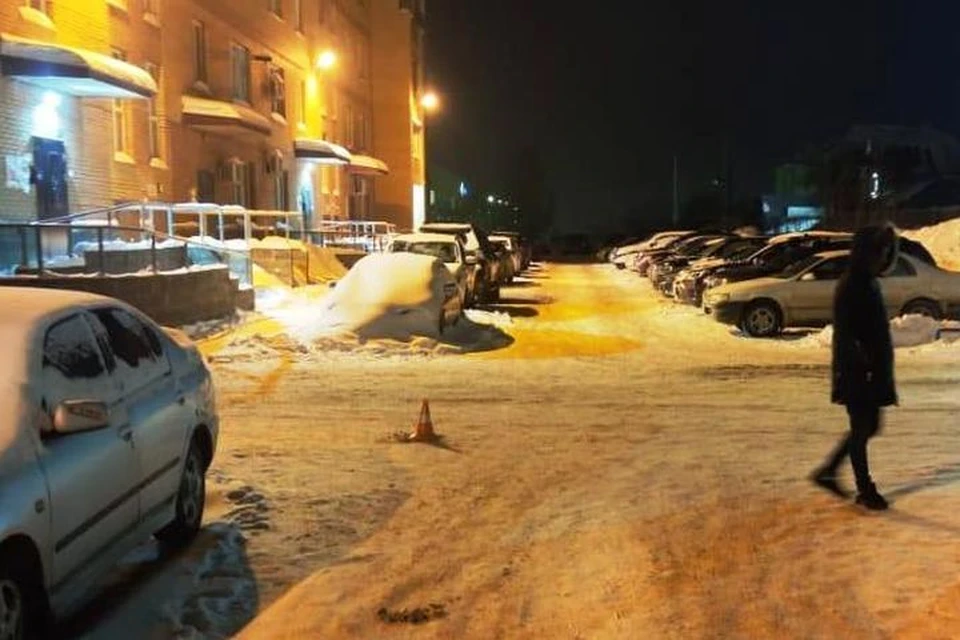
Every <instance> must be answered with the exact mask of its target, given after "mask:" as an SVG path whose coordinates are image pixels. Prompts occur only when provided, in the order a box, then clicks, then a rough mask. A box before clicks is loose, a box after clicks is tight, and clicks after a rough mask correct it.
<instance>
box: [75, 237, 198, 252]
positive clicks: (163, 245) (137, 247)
mask: <svg viewBox="0 0 960 640" xmlns="http://www.w3.org/2000/svg"><path fill="white" fill-rule="evenodd" d="M183 245H184V243H183V242H182V241H180V240H173V239H172V238H168V239H167V240H162V241H158V242H157V245H156V246H157V249H175V248H177V247H182V246H183ZM152 246H153V241H152V240H149V239H148V240H138V241H136V242H127V241H126V240H118V239H114V240H104V241H103V250H104V251H146V250H148V249H150V248H151V247H152ZM99 249H100V245H99V244H98V243H97V242H77V243H76V244H74V245H73V250H74V252H75V253H77V254H82V253H83V252H85V251H94V252H95V251H98V250H99Z"/></svg>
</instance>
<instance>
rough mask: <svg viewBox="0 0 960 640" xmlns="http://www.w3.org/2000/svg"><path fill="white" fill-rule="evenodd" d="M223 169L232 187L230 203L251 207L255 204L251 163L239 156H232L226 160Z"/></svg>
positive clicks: (228, 183)
mask: <svg viewBox="0 0 960 640" xmlns="http://www.w3.org/2000/svg"><path fill="white" fill-rule="evenodd" d="M223 171H224V176H223V177H224V178H225V181H226V182H227V186H228V188H229V189H230V195H229V198H230V204H237V205H240V206H241V207H250V206H251V205H252V204H253V202H252V201H253V187H252V181H251V179H250V178H251V173H252V171H251V169H250V163H248V162H244V161H243V160H240V159H239V158H230V159H229V160H227V161H226V163H225V165H224V167H223Z"/></svg>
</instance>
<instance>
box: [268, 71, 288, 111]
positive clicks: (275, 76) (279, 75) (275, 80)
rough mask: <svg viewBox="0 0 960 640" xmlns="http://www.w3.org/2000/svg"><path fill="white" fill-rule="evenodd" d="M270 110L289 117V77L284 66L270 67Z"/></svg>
mask: <svg viewBox="0 0 960 640" xmlns="http://www.w3.org/2000/svg"><path fill="white" fill-rule="evenodd" d="M269 73H270V110H271V111H272V112H273V113H275V114H277V115H279V116H283V117H284V118H286V117H287V79H286V74H285V73H284V71H283V67H278V66H271V67H270V71H269Z"/></svg>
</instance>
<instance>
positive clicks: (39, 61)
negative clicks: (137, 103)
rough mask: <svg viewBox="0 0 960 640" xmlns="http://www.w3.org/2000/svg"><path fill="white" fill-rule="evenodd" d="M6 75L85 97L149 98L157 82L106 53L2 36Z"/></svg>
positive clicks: (0, 58) (1, 65) (0, 61)
mask: <svg viewBox="0 0 960 640" xmlns="http://www.w3.org/2000/svg"><path fill="white" fill-rule="evenodd" d="M0 71H2V73H3V75H5V76H10V77H11V78H17V79H18V80H23V81H24V82H30V83H32V84H36V85H39V86H41V87H44V88H46V89H51V90H53V91H59V92H62V93H68V94H71V95H75V96H79V97H84V98H150V97H153V96H154V95H156V93H157V83H156V82H155V81H154V79H153V77H151V75H150V74H149V73H147V72H146V71H145V70H144V69H141V68H140V67H137V66H135V65H132V64H130V63H129V62H124V61H123V60H118V59H116V58H113V57H111V56H109V55H106V54H103V53H97V52H95V51H88V50H86V49H80V48H78V47H68V46H65V45H62V44H57V43H54V42H41V41H39V40H28V39H26V38H20V37H17V36H12V35H10V34H7V33H4V34H0Z"/></svg>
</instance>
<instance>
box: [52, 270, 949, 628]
mask: <svg viewBox="0 0 960 640" xmlns="http://www.w3.org/2000/svg"><path fill="white" fill-rule="evenodd" d="M519 284H520V286H517V287H514V288H510V289H505V290H504V296H505V300H504V301H503V303H502V304H500V305H497V306H496V307H493V308H490V309H487V310H485V311H484V312H483V313H479V314H477V315H475V317H474V318H473V320H474V322H472V323H470V324H466V325H465V327H466V328H465V329H463V334H462V335H457V336H452V337H449V338H445V340H446V343H443V342H442V341H441V342H437V343H424V342H421V343H419V344H418V345H410V344H406V343H397V342H383V343H378V342H377V341H367V342H365V343H362V344H361V343H359V342H352V343H351V341H350V340H349V339H345V340H340V341H337V342H335V343H329V342H328V343H322V344H321V345H319V346H317V345H305V344H303V343H302V342H301V341H298V340H296V339H295V337H292V336H290V335H289V333H288V332H287V331H286V330H287V329H288V327H287V326H286V325H285V324H284V323H283V321H282V318H283V317H284V314H283V312H282V309H284V308H289V305H291V304H295V303H296V300H293V301H291V299H290V298H289V297H288V298H285V299H282V300H279V299H278V301H277V303H276V305H275V306H274V307H273V310H274V313H273V315H271V312H270V311H265V312H264V316H263V317H258V318H255V319H254V318H251V319H249V320H250V321H249V322H248V323H247V324H246V325H244V326H243V327H240V328H234V329H233V330H232V332H231V333H230V334H229V335H228V336H227V337H222V336H221V337H219V338H214V339H212V340H210V341H208V342H207V343H206V345H205V348H206V349H207V352H208V354H210V356H211V358H212V360H213V362H214V368H215V373H216V377H217V381H218V388H219V392H220V401H221V412H222V420H223V422H222V440H221V447H220V451H219V454H218V458H217V460H216V461H215V463H214V469H213V473H212V476H211V479H210V483H209V485H208V486H209V494H210V502H209V504H208V514H207V516H208V521H209V522H210V525H209V526H208V528H207V529H206V530H205V533H204V535H203V536H202V538H201V539H200V540H199V541H198V543H197V544H196V545H194V547H193V548H192V549H190V550H189V551H188V552H187V553H186V554H185V555H184V556H183V557H182V558H177V559H174V560H166V561H161V560H155V559H154V560H151V559H150V557H151V556H150V550H149V549H146V550H144V553H143V554H142V557H141V558H133V559H131V562H130V566H128V567H126V568H125V572H124V573H123V574H122V575H121V576H119V577H118V579H117V580H118V582H119V583H120V584H122V585H126V587H127V588H128V589H129V588H130V587H133V591H134V593H133V594H132V595H127V594H126V593H124V595H122V596H120V595H117V594H119V593H122V592H124V591H125V590H124V589H120V588H117V589H115V590H114V594H113V595H112V596H109V597H106V598H101V603H100V605H99V608H97V609H96V610H95V611H94V612H93V613H89V614H87V615H86V617H84V618H82V619H81V620H79V621H76V622H75V623H74V624H73V626H72V627H70V629H69V633H68V635H83V633H85V632H86V633H88V634H89V635H90V637H97V638H100V637H137V638H153V637H157V638H162V637H170V636H171V635H174V634H177V637H198V638H199V637H225V636H227V635H229V634H231V633H233V632H235V631H236V630H237V629H239V628H241V627H243V626H244V625H247V626H246V629H245V630H244V632H243V633H242V634H241V637H243V638H253V639H259V638H274V637H277V638H336V637H356V638H391V637H416V638H468V637H469V638H491V637H527V638H703V637H718V638H768V637H769V638H773V637H791V638H792V637H811V638H822V637H838V638H839V637H856V638H889V637H896V638H935V637H944V638H947V637H957V636H960V578H958V575H960V571H958V570H960V490H958V489H960V433H958V432H957V429H956V424H957V423H956V415H957V411H958V410H960V394H958V393H957V391H956V386H957V384H958V383H960V363H958V356H960V343H947V342H946V341H939V342H937V343H933V344H928V345H925V346H921V347H915V348H904V349H900V350H898V353H897V358H898V360H897V363H898V368H897V374H898V380H899V383H900V396H901V404H902V406H901V407H899V408H896V409H893V410H891V411H890V412H889V413H888V420H887V424H886V426H885V429H884V433H883V435H882V436H881V437H880V438H879V439H877V440H876V441H875V442H874V443H873V445H872V447H871V454H872V460H873V468H874V473H875V476H876V479H877V482H878V485H879V486H880V488H881V490H883V491H885V492H886V493H887V495H888V496H889V497H891V498H892V499H893V501H894V505H893V509H892V511H891V512H889V513H887V514H883V515H866V514H863V513H861V512H860V511H858V510H856V509H855V508H853V507H852V506H849V505H845V504H843V503H840V502H837V501H836V500H834V499H832V498H830V497H828V496H827V495H825V494H823V493H822V492H819V491H816V490H815V489H814V488H812V487H811V486H810V485H809V484H808V483H807V482H806V480H805V476H806V474H807V473H808V472H809V470H810V469H812V468H813V467H814V466H815V465H816V464H817V463H818V462H820V460H821V458H822V457H823V456H825V455H826V454H827V452H828V451H829V449H830V448H831V447H832V446H833V444H834V442H835V439H836V438H837V437H838V436H839V435H840V434H841V433H843V431H844V429H845V422H844V414H843V412H842V410H841V409H840V408H838V407H834V406H831V405H830V404H829V403H828V382H829V380H828V377H829V376H828V363H829V350H828V349H827V348H825V347H824V346H822V342H823V340H822V338H823V337H824V336H818V335H817V334H810V335H795V336H792V337H793V339H790V340H776V341H757V340H749V339H745V338H742V337H740V336H737V335H736V334H734V333H731V332H730V330H729V329H728V328H727V327H723V326H721V325H718V324H716V323H714V322H712V321H711V320H710V319H709V318H706V317H704V316H703V315H702V314H700V313H699V312H697V311H696V310H694V309H691V308H685V307H678V306H673V305H671V304H668V303H664V302H662V301H660V300H658V299H657V298H656V296H655V295H654V293H653V292H652V291H651V290H650V288H649V286H648V285H647V283H646V282H645V281H643V280H640V279H637V278H636V276H634V275H633V274H630V273H625V272H616V271H615V270H614V269H613V268H612V267H609V266H607V265H560V266H548V267H545V268H544V269H542V270H537V271H534V272H533V273H531V274H530V277H529V278H526V279H524V280H523V281H522V282H521V283H519ZM307 295H310V294H309V293H308V294H307ZM276 310H281V312H280V313H276ZM489 322H495V324H497V325H498V326H496V327H493V326H490V325H488V324H487V323H489ZM491 336H495V337H498V338H499V339H498V340H490V341H487V338H490V337H491ZM818 338H820V340H818ZM442 344H446V345H447V347H445V348H444V347H442ZM477 344H480V345H481V346H482V347H483V348H475V347H476V345H477ZM423 398H429V400H430V403H431V409H432V415H433V420H434V426H435V428H436V429H437V431H438V432H439V433H440V434H441V435H442V436H444V439H443V441H442V442H441V443H440V444H441V446H429V445H422V444H400V443H398V442H397V441H396V439H395V438H394V437H393V435H394V434H395V433H396V432H397V431H398V430H409V429H410V428H411V426H412V422H413V421H414V420H415V418H416V416H417V413H418V411H419V408H420V402H421V400H422V399H423ZM848 475H849V474H848ZM847 481H848V483H849V480H847ZM171 594H176V595H171ZM255 612H260V615H259V616H258V617H257V618H256V619H255V620H253V621H252V622H251V619H252V618H253V616H254V613H255ZM248 623H249V624H248ZM417 623H419V624H417Z"/></svg>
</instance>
